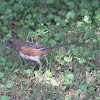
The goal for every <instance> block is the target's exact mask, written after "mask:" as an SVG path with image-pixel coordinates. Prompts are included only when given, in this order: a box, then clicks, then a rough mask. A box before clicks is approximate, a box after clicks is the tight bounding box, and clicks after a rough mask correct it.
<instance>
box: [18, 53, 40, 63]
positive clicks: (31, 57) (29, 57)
mask: <svg viewBox="0 0 100 100" xmlns="http://www.w3.org/2000/svg"><path fill="white" fill-rule="evenodd" d="M19 54H20V56H21V57H23V58H25V59H30V60H33V61H38V60H39V59H40V57H39V56H34V57H33V56H27V55H24V54H23V53H21V52H19Z"/></svg>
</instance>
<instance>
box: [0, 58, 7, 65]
mask: <svg viewBox="0 0 100 100" xmlns="http://www.w3.org/2000/svg"><path fill="white" fill-rule="evenodd" d="M0 63H1V65H3V66H4V65H5V64H6V59H5V58H3V57H0Z"/></svg>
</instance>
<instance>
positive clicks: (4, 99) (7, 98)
mask: <svg viewBox="0 0 100 100" xmlns="http://www.w3.org/2000/svg"><path fill="white" fill-rule="evenodd" d="M0 100H10V98H9V97H8V96H2V97H1V98H0Z"/></svg>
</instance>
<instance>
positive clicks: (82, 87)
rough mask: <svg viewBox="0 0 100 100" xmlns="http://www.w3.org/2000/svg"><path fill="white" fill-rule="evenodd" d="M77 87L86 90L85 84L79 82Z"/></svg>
mask: <svg viewBox="0 0 100 100" xmlns="http://www.w3.org/2000/svg"><path fill="white" fill-rule="evenodd" d="M78 88H79V90H87V87H86V85H85V84H80V85H79V86H78Z"/></svg>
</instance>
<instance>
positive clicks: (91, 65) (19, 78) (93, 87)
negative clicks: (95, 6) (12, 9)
mask: <svg viewBox="0 0 100 100" xmlns="http://www.w3.org/2000/svg"><path fill="white" fill-rule="evenodd" d="M59 44H60V43H59ZM83 46H84V47H83ZM1 47H3V44H2V45H1ZM85 47H88V44H82V45H81V46H80V44H77V45H73V46H68V47H64V48H60V49H55V50H54V51H52V52H51V53H49V54H48V55H47V56H46V57H44V58H43V59H41V61H42V63H43V65H42V69H41V74H40V72H39V71H38V69H39V67H38V66H37V67H36V69H34V71H33V70H32V69H33V66H34V64H35V63H34V62H33V61H30V60H25V59H22V58H21V57H20V56H19V55H18V54H17V53H16V52H15V51H14V50H12V49H10V48H8V47H7V48H6V47H3V48H1V51H2V53H1V56H2V58H1V61H2V63H1V67H0V70H1V71H0V72H2V73H3V74H4V76H3V77H1V78H0V94H1V95H2V96H8V97H9V98H10V99H11V100H15V99H16V100H30V99H32V100H47V99H50V100H84V99H88V100H91V99H93V98H94V100H99V76H100V73H99V71H98V69H97V68H98V67H97V66H98V64H99V63H98V62H99V59H98V57H97V58H93V59H92V57H89V58H86V57H87V56H89V55H88V54H85V53H86V52H85V53H84V55H85V56H84V57H85V58H84V57H83V53H82V52H83V51H84V48H85ZM92 48H93V47H90V46H89V49H90V50H91V49H92ZM96 59H97V60H96ZM86 60H88V61H86ZM68 75H69V76H68ZM73 76H74V78H73ZM9 82H10V84H9ZM7 84H8V85H7Z"/></svg>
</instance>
